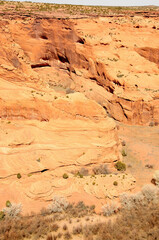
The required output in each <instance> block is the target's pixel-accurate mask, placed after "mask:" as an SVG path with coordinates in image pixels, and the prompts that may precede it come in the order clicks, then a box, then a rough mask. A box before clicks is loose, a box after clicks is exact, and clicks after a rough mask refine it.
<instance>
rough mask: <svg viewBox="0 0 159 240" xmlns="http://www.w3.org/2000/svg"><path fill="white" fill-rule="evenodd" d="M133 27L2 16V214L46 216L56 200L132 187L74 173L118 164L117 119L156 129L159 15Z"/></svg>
mask: <svg viewBox="0 0 159 240" xmlns="http://www.w3.org/2000/svg"><path fill="white" fill-rule="evenodd" d="M133 21H135V23H133V22H132V19H131V17H121V18H120V17H119V18H116V17H114V18H106V17H105V18H103V17H99V18H92V19H51V18H49V19H46V18H45V19H44V18H37V17H28V18H26V19H24V18H23V17H22V16H19V17H18V16H12V17H11V18H10V17H9V16H7V15H5V17H4V18H3V17H1V19H0V44H1V49H0V56H1V57H0V119H1V121H0V159H1V162H0V163H1V168H0V196H3V198H1V199H0V209H1V208H2V207H3V206H4V203H5V201H7V200H10V201H11V202H21V203H22V204H23V205H24V212H28V211H31V210H34V211H39V210H40V208H41V207H42V206H46V201H50V200H51V199H52V197H53V196H54V195H58V194H59V195H64V196H66V197H68V198H70V199H71V200H72V201H73V200H74V199H76V200H87V202H89V203H93V204H94V203H96V199H98V200H99V199H100V200H102V201H104V199H105V197H107V198H113V197H118V196H119V194H120V193H121V192H123V191H129V190H132V189H133V188H134V185H135V179H134V178H133V177H132V176H131V175H129V174H128V175H127V176H126V175H124V176H123V175H122V174H121V175H119V176H117V175H115V174H113V177H112V176H111V175H107V176H106V177H105V176H103V175H98V176H97V177H96V179H92V178H91V176H85V177H84V178H82V179H80V178H78V177H77V176H76V173H77V171H79V170H80V169H81V168H83V169H86V170H88V171H90V172H91V171H92V169H93V168H94V167H96V166H100V165H101V164H107V166H108V167H109V169H111V170H114V162H116V161H118V160H121V153H120V150H121V149H120V141H119V139H118V135H117V127H116V123H115V121H114V120H113V118H114V119H116V120H118V121H120V122H124V123H128V124H139V125H149V124H150V123H151V124H155V125H158V119H159V91H158V84H159V77H158V74H159V69H158V66H159V65H158V64H159V62H158V59H159V58H158V47H159V46H158V37H159V31H158V30H157V27H156V28H155V29H154V28H153V25H154V24H155V25H157V19H156V18H153V19H152V22H149V21H148V20H147V19H144V18H143V17H134V18H133ZM138 25H139V27H138ZM136 26H137V27H136ZM147 30H148V32H147ZM151 39H153V41H150V40H151ZM111 117H112V118H111ZM18 173H19V174H20V175H18V176H21V178H17V174H18ZM64 173H66V174H68V176H69V178H68V179H64V178H63V174H64ZM119 178H120V180H119ZM117 179H118V181H119V184H118V189H116V187H115V186H114V185H113V181H114V180H115V181H116V180H117ZM102 203H103V202H102Z"/></svg>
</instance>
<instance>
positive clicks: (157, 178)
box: [152, 170, 159, 186]
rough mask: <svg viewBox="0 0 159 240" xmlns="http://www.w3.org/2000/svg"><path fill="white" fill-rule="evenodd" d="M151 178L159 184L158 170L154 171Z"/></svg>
mask: <svg viewBox="0 0 159 240" xmlns="http://www.w3.org/2000/svg"><path fill="white" fill-rule="evenodd" d="M152 180H153V182H154V184H155V185H157V186H159V170H157V171H155V173H154V175H153V178H152Z"/></svg>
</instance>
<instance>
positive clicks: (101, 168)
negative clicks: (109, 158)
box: [93, 164, 110, 175]
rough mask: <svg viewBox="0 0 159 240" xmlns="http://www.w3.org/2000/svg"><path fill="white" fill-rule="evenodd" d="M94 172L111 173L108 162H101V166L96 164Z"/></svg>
mask: <svg viewBox="0 0 159 240" xmlns="http://www.w3.org/2000/svg"><path fill="white" fill-rule="evenodd" d="M93 173H94V174H95V175H98V174H110V171H109V169H108V166H107V164H101V165H100V166H96V167H94V168H93Z"/></svg>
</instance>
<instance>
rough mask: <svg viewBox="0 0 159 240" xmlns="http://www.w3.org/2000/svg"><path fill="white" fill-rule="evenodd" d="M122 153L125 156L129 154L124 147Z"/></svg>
mask: <svg viewBox="0 0 159 240" xmlns="http://www.w3.org/2000/svg"><path fill="white" fill-rule="evenodd" d="M121 154H122V156H123V157H126V156H127V153H126V151H125V150H124V149H123V150H122V152H121Z"/></svg>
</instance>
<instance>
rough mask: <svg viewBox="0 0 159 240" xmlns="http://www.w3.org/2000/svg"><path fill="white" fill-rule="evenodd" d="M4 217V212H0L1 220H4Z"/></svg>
mask: <svg viewBox="0 0 159 240" xmlns="http://www.w3.org/2000/svg"><path fill="white" fill-rule="evenodd" d="M4 217H5V214H4V211H0V220H2V219H4Z"/></svg>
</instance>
